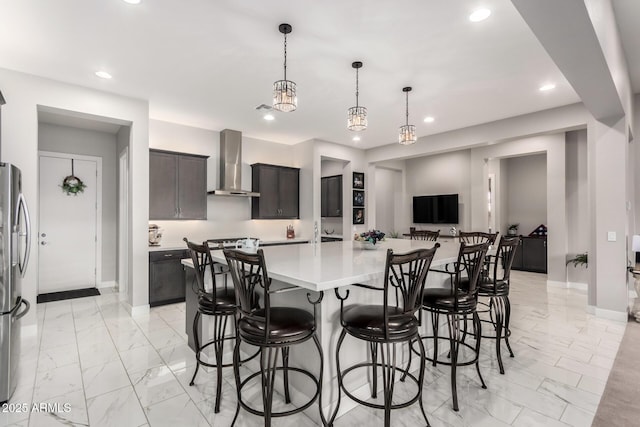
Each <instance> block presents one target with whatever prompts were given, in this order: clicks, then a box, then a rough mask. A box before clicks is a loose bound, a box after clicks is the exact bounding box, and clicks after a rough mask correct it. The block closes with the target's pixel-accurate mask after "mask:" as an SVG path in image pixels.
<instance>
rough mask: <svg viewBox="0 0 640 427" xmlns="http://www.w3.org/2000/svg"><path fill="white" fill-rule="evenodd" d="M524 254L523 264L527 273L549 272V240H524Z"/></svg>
mask: <svg viewBox="0 0 640 427" xmlns="http://www.w3.org/2000/svg"><path fill="white" fill-rule="evenodd" d="M523 245H524V252H523V258H522V264H523V267H524V269H525V270H527V271H536V272H539V273H546V272H547V240H546V239H538V238H530V239H523Z"/></svg>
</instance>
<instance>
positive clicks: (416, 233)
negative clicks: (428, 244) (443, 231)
mask: <svg viewBox="0 0 640 427" xmlns="http://www.w3.org/2000/svg"><path fill="white" fill-rule="evenodd" d="M410 233H411V240H429V241H432V242H435V241H436V240H438V237H440V230H436V231H431V230H415V229H413V230H411V232H410Z"/></svg>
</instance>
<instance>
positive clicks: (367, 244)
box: [353, 240, 380, 250]
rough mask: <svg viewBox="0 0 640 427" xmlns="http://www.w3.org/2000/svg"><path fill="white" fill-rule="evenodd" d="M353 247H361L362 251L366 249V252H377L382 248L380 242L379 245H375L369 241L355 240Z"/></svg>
mask: <svg viewBox="0 0 640 427" xmlns="http://www.w3.org/2000/svg"><path fill="white" fill-rule="evenodd" d="M353 247H354V248H357V247H359V248H360V249H365V250H375V249H378V248H379V247H380V243H379V242H378V243H377V244H375V245H374V244H373V243H372V242H370V241H368V240H354V241H353Z"/></svg>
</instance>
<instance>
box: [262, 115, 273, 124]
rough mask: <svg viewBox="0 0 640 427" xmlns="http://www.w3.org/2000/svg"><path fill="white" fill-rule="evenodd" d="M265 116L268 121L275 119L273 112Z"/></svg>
mask: <svg viewBox="0 0 640 427" xmlns="http://www.w3.org/2000/svg"><path fill="white" fill-rule="evenodd" d="M263 118H264V119H265V120H266V121H268V122H270V121H272V120H275V117H273V114H271V113H267V114H265V115H264V117H263Z"/></svg>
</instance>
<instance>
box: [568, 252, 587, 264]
mask: <svg viewBox="0 0 640 427" xmlns="http://www.w3.org/2000/svg"><path fill="white" fill-rule="evenodd" d="M569 264H573V266H574V267H577V266H579V265H584V266H585V267H589V256H588V255H587V252H584V253H581V254H576V256H575V257H573V258H571V259H568V260H567V264H566V265H569Z"/></svg>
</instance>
